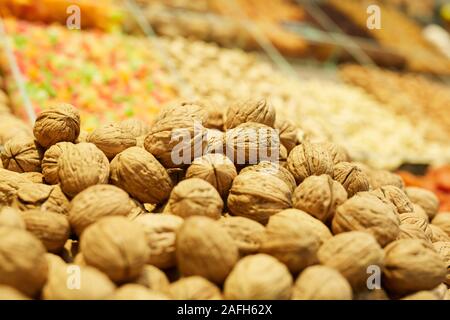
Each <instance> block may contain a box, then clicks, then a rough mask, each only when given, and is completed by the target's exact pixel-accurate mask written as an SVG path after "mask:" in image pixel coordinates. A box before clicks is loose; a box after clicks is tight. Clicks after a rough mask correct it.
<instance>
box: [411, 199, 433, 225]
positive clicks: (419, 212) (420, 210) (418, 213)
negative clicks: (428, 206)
mask: <svg viewBox="0 0 450 320" xmlns="http://www.w3.org/2000/svg"><path fill="white" fill-rule="evenodd" d="M409 213H411V214H414V215H416V216H418V217H420V218H423V219H425V220H426V221H427V222H429V218H428V215H427V213H426V212H425V210H423V208H422V207H421V206H419V205H418V204H415V203H413V211H412V212H409Z"/></svg>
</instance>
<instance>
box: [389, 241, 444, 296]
mask: <svg viewBox="0 0 450 320" xmlns="http://www.w3.org/2000/svg"><path fill="white" fill-rule="evenodd" d="M384 252H385V259H384V270H383V275H384V277H383V284H384V286H385V287H386V288H387V289H388V290H389V291H391V292H393V293H394V294H400V295H404V294H408V293H412V292H415V291H420V290H431V289H433V288H435V287H436V286H437V285H438V284H439V283H441V282H442V281H444V279H445V274H446V272H447V270H446V265H445V262H444V261H443V259H442V258H441V257H440V256H439V254H438V253H437V252H436V251H435V250H434V249H433V247H432V245H431V244H429V243H427V242H425V241H422V240H417V239H405V240H397V241H394V242H392V243H391V244H389V245H388V246H387V247H386V248H385V249H384Z"/></svg>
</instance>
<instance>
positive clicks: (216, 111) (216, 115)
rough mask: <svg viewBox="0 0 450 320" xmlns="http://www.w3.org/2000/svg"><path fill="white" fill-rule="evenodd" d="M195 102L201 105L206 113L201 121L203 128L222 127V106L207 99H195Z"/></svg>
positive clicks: (223, 117)
mask: <svg viewBox="0 0 450 320" xmlns="http://www.w3.org/2000/svg"><path fill="white" fill-rule="evenodd" d="M195 104H197V105H199V106H201V107H203V108H204V110H205V111H206V113H207V118H206V119H205V120H204V122H203V125H204V126H205V128H208V129H217V130H223V129H224V122H225V114H224V111H223V108H221V107H220V106H218V105H216V104H215V103H213V102H212V101H209V100H200V101H196V102H195Z"/></svg>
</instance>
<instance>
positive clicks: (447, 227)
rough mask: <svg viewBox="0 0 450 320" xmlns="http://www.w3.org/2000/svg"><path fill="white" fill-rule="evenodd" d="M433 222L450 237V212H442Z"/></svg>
mask: <svg viewBox="0 0 450 320" xmlns="http://www.w3.org/2000/svg"><path fill="white" fill-rule="evenodd" d="M431 223H432V224H434V225H435V226H437V227H439V228H441V229H442V230H443V231H444V232H445V233H446V234H447V235H448V236H449V237H450V212H440V213H439V214H437V215H436V216H435V217H434V218H433V220H432V221H431Z"/></svg>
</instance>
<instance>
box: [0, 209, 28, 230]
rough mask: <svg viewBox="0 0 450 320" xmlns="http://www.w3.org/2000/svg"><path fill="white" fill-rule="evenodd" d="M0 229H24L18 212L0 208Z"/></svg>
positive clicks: (23, 223)
mask: <svg viewBox="0 0 450 320" xmlns="http://www.w3.org/2000/svg"><path fill="white" fill-rule="evenodd" d="M0 227H10V228H17V229H25V222H24V221H23V219H22V216H21V215H20V211H19V210H17V209H15V208H11V207H2V208H0Z"/></svg>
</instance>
